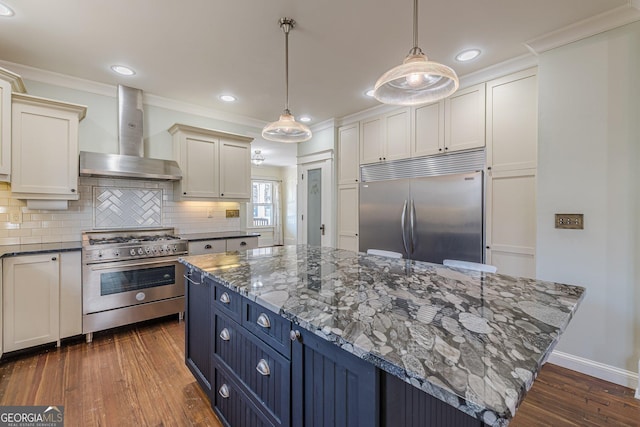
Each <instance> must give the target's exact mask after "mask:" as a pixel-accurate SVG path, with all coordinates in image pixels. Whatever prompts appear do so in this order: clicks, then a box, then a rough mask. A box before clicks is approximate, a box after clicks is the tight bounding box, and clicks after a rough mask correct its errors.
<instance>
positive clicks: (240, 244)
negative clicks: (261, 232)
mask: <svg viewBox="0 0 640 427" xmlns="http://www.w3.org/2000/svg"><path fill="white" fill-rule="evenodd" d="M257 247H258V238H257V237H243V238H241V239H227V250H228V251H246V250H247V249H255V248H257Z"/></svg>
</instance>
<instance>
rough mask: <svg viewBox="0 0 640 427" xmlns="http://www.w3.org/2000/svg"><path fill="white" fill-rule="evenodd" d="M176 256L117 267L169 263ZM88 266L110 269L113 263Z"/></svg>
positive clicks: (93, 268) (96, 268)
mask: <svg viewBox="0 0 640 427" xmlns="http://www.w3.org/2000/svg"><path fill="white" fill-rule="evenodd" d="M177 261H178V258H169V259H167V258H163V259H162V260H158V261H149V262H139V263H137V264H127V265H119V266H118V267H126V268H127V269H128V268H129V267H142V266H145V265H156V264H170V263H172V262H177ZM87 265H88V266H90V267H91V270H92V271H93V270H111V269H112V268H114V263H104V264H87Z"/></svg>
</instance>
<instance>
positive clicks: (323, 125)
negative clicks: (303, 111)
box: [311, 118, 336, 132]
mask: <svg viewBox="0 0 640 427" xmlns="http://www.w3.org/2000/svg"><path fill="white" fill-rule="evenodd" d="M335 127H336V119H334V118H331V119H327V120H325V121H323V122H320V123H316V124H315V125H313V126H311V131H312V132H320V131H322V130H325V129H328V128H335Z"/></svg>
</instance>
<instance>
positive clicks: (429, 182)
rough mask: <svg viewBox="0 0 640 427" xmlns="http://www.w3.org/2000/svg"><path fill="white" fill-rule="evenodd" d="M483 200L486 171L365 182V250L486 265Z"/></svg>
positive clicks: (362, 214) (362, 187)
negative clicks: (484, 174)
mask: <svg viewBox="0 0 640 427" xmlns="http://www.w3.org/2000/svg"><path fill="white" fill-rule="evenodd" d="M483 197H484V196H483V175H482V172H472V173H455V174H445V175H439V176H430V177H425V178H410V179H406V178H405V179H388V180H380V181H371V182H361V184H360V230H359V237H360V251H361V252H366V251H367V249H384V250H388V251H394V252H400V253H402V254H403V257H405V258H409V259H414V260H420V261H429V262H434V263H439V264H440V263H442V260H444V259H458V260H463V261H473V262H483V253H484V251H483V245H484V239H483Z"/></svg>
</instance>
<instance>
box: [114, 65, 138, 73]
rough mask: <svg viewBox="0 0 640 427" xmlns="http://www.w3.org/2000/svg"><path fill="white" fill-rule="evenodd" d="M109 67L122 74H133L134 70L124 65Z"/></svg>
mask: <svg viewBox="0 0 640 427" xmlns="http://www.w3.org/2000/svg"><path fill="white" fill-rule="evenodd" d="M111 69H112V70H113V71H115V72H116V73H118V74H120V75H122V76H133V75H134V74H135V73H136V72H135V71H133V70H132V69H131V68H129V67H125V66H124V65H112V66H111Z"/></svg>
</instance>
